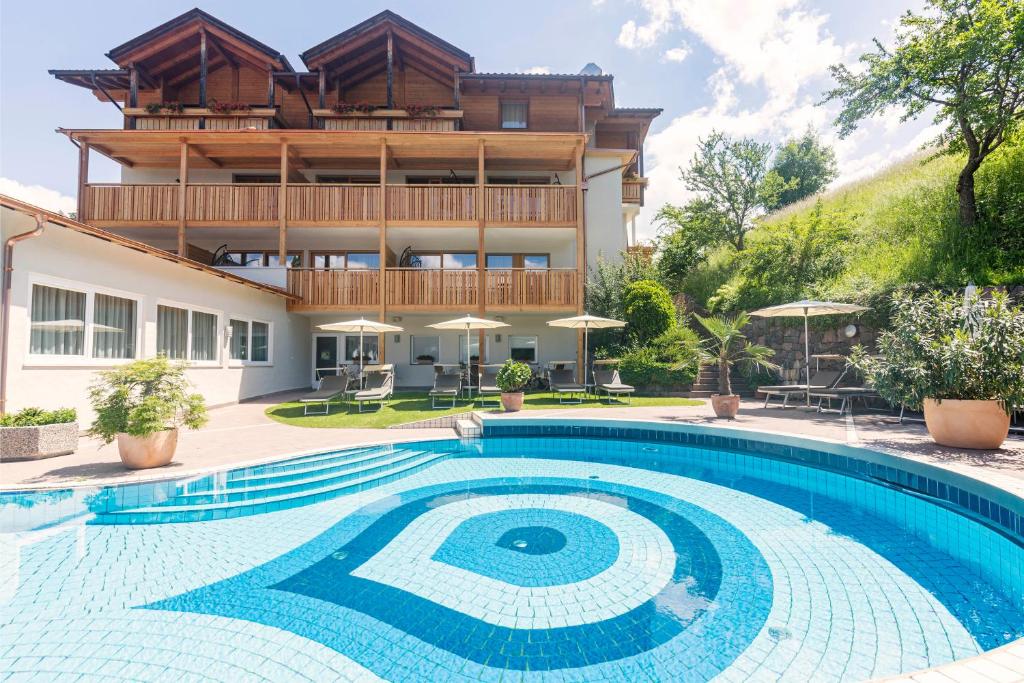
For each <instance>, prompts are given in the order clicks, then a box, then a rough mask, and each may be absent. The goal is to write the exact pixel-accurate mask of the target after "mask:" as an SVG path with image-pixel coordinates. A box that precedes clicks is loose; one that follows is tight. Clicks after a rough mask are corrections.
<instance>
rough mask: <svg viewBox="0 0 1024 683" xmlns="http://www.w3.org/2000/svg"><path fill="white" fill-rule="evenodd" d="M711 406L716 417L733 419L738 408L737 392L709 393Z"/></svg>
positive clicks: (738, 398)
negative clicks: (723, 394)
mask: <svg viewBox="0 0 1024 683" xmlns="http://www.w3.org/2000/svg"><path fill="white" fill-rule="evenodd" d="M711 407H712V408H713V409H714V411H715V415H717V416H718V417H724V418H728V419H730V420H731V419H733V418H734V417H736V413H737V412H739V409H740V397H739V394H726V395H725V396H722V395H721V394H711Z"/></svg>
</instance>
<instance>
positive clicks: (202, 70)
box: [199, 28, 207, 128]
mask: <svg viewBox="0 0 1024 683" xmlns="http://www.w3.org/2000/svg"><path fill="white" fill-rule="evenodd" d="M206 68H207V63H206V29H204V28H200V29H199V106H200V108H202V109H206ZM199 127H200V128H206V117H205V116H200V117H199Z"/></svg>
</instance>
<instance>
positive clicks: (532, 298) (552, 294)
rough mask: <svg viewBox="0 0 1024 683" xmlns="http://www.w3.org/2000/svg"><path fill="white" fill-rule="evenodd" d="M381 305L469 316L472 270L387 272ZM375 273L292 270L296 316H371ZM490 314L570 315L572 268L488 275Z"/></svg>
mask: <svg viewBox="0 0 1024 683" xmlns="http://www.w3.org/2000/svg"><path fill="white" fill-rule="evenodd" d="M384 272H385V278H386V280H385V282H384V301H385V304H386V306H387V309H388V310H396V311H420V310H422V311H444V310H452V311H465V312H470V311H474V310H475V309H476V308H477V305H478V304H479V296H480V292H479V290H480V288H479V286H478V282H479V273H478V271H476V270H475V269H468V270H440V269H428V268H388V269H386V270H385V271H384ZM379 277H380V271H378V270H331V269H313V268H291V269H289V270H288V291H289V292H290V293H292V294H295V295H297V296H299V297H301V299H302V301H301V303H296V304H291V305H290V308H291V309H292V310H298V311H341V310H373V309H376V308H378V306H379V304H380V294H379V292H380V289H379V287H380V280H379ZM484 277H485V281H486V283H487V299H486V305H487V308H488V309H489V310H503V311H527V310H538V311H540V310H549V309H557V310H575V308H576V302H577V290H576V285H577V280H576V278H577V271H576V269H575V268H552V269H547V270H542V269H532V270H531V269H522V268H516V269H507V270H503V269H488V270H487V271H485V274H484Z"/></svg>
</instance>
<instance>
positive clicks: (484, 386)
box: [477, 365, 501, 406]
mask: <svg viewBox="0 0 1024 683" xmlns="http://www.w3.org/2000/svg"><path fill="white" fill-rule="evenodd" d="M500 367H501V366H500V365H489V366H488V365H485V366H483V368H482V369H481V372H480V386H479V388H478V391H477V398H478V399H479V400H480V405H481V406H486V405H487V397H488V396H490V397H493V398H494V401H495V402H494V405H496V406H497V405H501V399H500V396H501V389H499V388H498V369H499V368H500Z"/></svg>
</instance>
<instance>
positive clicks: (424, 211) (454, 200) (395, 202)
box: [386, 185, 477, 223]
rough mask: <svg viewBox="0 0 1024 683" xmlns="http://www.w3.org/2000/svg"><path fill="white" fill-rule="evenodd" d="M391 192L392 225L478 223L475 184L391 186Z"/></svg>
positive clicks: (388, 212) (389, 208)
mask: <svg viewBox="0 0 1024 683" xmlns="http://www.w3.org/2000/svg"><path fill="white" fill-rule="evenodd" d="M387 191H388V194H387V207H386V209H387V216H388V221H389V222H391V221H393V222H396V223H400V222H403V221H416V222H425V223H456V222H460V223H465V222H468V221H475V220H476V194H477V188H476V187H473V186H471V185H388V187H387Z"/></svg>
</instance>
